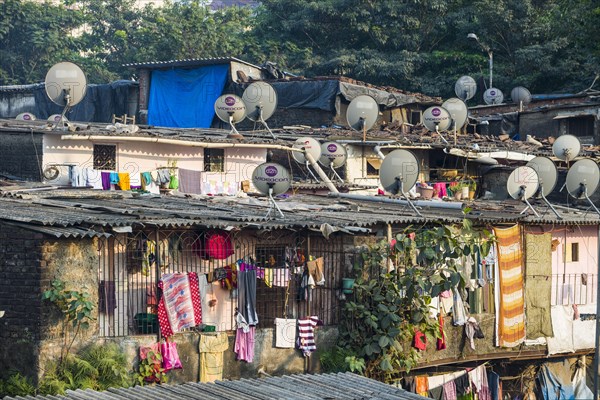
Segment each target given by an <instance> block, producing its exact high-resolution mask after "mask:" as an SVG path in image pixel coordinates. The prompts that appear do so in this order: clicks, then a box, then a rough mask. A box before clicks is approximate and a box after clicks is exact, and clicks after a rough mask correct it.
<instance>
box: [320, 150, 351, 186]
mask: <svg viewBox="0 0 600 400" xmlns="http://www.w3.org/2000/svg"><path fill="white" fill-rule="evenodd" d="M347 159H348V152H347V151H346V148H345V147H344V146H342V145H341V144H339V143H336V142H325V143H323V144H321V157H320V158H319V163H320V164H321V165H323V166H325V167H329V168H330V169H331V172H332V173H333V174H334V175H335V176H336V177H337V178H338V179H339V180H340V182H344V180H343V179H342V178H341V177H340V176H339V175H338V173H337V172H336V171H335V168H339V167H341V166H342V165H344V164H346V160H347Z"/></svg>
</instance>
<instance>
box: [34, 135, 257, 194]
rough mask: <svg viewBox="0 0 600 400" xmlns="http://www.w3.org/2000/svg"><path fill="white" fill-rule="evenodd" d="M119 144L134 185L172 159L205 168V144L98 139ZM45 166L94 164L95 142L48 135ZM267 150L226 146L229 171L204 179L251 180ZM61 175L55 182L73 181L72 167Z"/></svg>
mask: <svg viewBox="0 0 600 400" xmlns="http://www.w3.org/2000/svg"><path fill="white" fill-rule="evenodd" d="M97 144H114V145H116V146H117V171H119V172H129V174H130V178H131V184H132V185H139V184H140V173H141V172H146V171H153V170H156V169H157V168H161V167H166V166H167V164H168V162H169V161H171V160H175V161H177V167H179V168H185V169H190V170H194V171H202V170H203V169H204V149H203V148H201V147H189V146H179V145H171V144H157V143H145V142H139V143H138V142H125V141H119V137H118V136H115V137H114V140H109V141H102V142H97ZM43 149H44V157H43V166H44V168H45V167H47V166H49V165H53V164H64V163H73V164H76V165H79V166H80V167H90V168H92V167H93V165H94V159H93V152H94V143H93V142H91V141H86V140H61V139H60V135H50V134H48V135H45V136H44V146H43ZM266 154H267V152H266V150H265V149H262V148H258V147H257V148H231V149H225V172H224V173H211V172H206V173H204V172H203V174H202V180H203V181H209V180H222V181H229V182H232V181H233V182H241V181H243V180H251V179H252V172H254V169H255V168H256V166H257V165H258V164H260V163H262V162H264V161H265V160H266ZM60 170H61V173H60V175H59V176H58V177H57V178H56V179H55V180H53V181H51V182H52V183H55V184H61V185H67V184H68V183H69V174H68V167H66V166H63V167H61V168H60Z"/></svg>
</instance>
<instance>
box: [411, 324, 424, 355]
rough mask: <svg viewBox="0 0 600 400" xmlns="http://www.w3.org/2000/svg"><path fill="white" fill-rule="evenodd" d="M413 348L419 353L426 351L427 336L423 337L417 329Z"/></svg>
mask: <svg viewBox="0 0 600 400" xmlns="http://www.w3.org/2000/svg"><path fill="white" fill-rule="evenodd" d="M413 347H414V348H415V349H417V350H421V351H425V350H426V349H427V336H425V334H424V333H423V332H421V331H420V330H418V329H417V330H415V336H414V338H413Z"/></svg>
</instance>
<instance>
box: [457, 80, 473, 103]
mask: <svg viewBox="0 0 600 400" xmlns="http://www.w3.org/2000/svg"><path fill="white" fill-rule="evenodd" d="M454 93H456V96H457V97H458V98H459V99H461V100H462V101H467V100H470V99H472V98H473V97H474V96H475V93H477V82H475V79H473V78H471V77H470V76H468V75H464V76H461V77H460V78H458V80H457V81H456V83H455V84H454Z"/></svg>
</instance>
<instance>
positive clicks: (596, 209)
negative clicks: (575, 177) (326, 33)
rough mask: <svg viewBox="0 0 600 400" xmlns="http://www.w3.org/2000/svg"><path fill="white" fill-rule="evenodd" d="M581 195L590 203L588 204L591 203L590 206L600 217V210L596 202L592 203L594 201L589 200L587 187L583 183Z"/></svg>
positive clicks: (580, 190) (581, 184)
mask: <svg viewBox="0 0 600 400" xmlns="http://www.w3.org/2000/svg"><path fill="white" fill-rule="evenodd" d="M579 193H580V194H583V196H584V197H585V199H586V200H587V201H588V203H590V205H591V206H592V208H593V209H594V211H596V213H597V214H598V215H600V210H598V208H597V207H596V206H595V205H594V202H593V201H592V199H590V198H589V196H588V194H587V185H586V184H585V183H583V182H580V183H579Z"/></svg>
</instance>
